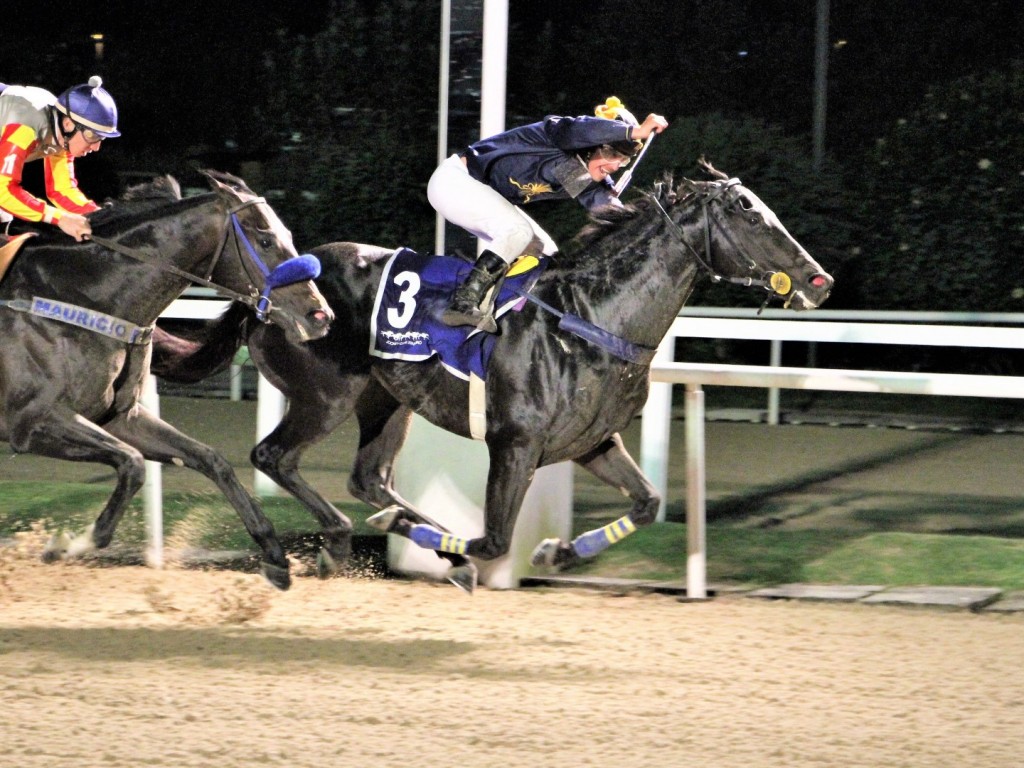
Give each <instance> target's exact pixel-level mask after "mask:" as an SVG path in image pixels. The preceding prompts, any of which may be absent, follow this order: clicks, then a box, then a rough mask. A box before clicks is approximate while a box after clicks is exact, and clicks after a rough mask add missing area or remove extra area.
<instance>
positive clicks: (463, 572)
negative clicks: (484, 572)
mask: <svg viewBox="0 0 1024 768" xmlns="http://www.w3.org/2000/svg"><path fill="white" fill-rule="evenodd" d="M445 578H446V579H448V581H450V582H451V583H452V584H454V585H455V586H456V587H458V588H459V589H461V590H462V591H463V592H465V593H466V594H468V595H472V594H473V590H474V589H476V578H477V570H476V566H475V565H473V563H466V564H465V565H460V566H457V567H455V568H449V569H448V573H446V574H445Z"/></svg>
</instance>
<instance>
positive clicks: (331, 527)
mask: <svg viewBox="0 0 1024 768" xmlns="http://www.w3.org/2000/svg"><path fill="white" fill-rule="evenodd" d="M350 412H351V407H350V405H349V401H347V400H330V401H327V400H322V399H316V400H313V399H309V400H306V399H296V398H291V399H289V401H288V410H287V412H286V413H285V416H284V418H283V419H282V420H281V423H280V424H278V426H277V428H276V429H274V431H272V432H271V433H270V434H269V435H267V436H266V437H265V438H263V440H261V441H260V442H259V444H257V445H256V447H255V448H253V449H252V453H251V454H250V455H249V459H250V461H251V462H252V464H253V466H254V467H256V469H258V470H259V471H260V472H263V473H264V474H265V475H267V476H268V477H269V478H271V479H272V480H273V481H274V482H275V483H277V484H278V485H280V486H281V487H282V488H284V489H285V490H286V491H288V493H290V494H291V495H292V496H294V497H295V498H296V499H298V500H299V501H300V502H301V503H302V504H304V505H305V506H306V508H307V509H308V510H309V511H310V512H311V513H312V514H313V516H314V517H315V518H316V519H317V522H319V523H320V528H321V533H322V535H323V542H324V543H323V547H322V548H321V549H320V554H319V556H318V557H317V575H318V576H319V577H320V578H328V577H329V576H332V575H334V574H336V573H338V572H339V571H341V570H342V568H343V567H344V566H345V564H346V563H347V562H348V560H349V557H350V556H351V554H352V521H351V520H349V518H348V517H347V516H346V515H345V514H343V513H342V512H341V510H339V509H338V508H337V507H335V506H334V505H333V504H331V503H330V502H329V501H328V500H327V499H325V498H324V497H323V496H322V495H320V493H318V492H317V491H316V490H315V489H314V488H313V487H312V486H311V485H310V484H309V483H308V482H307V481H306V479H305V478H304V477H303V476H302V475H301V473H300V472H299V462H300V461H301V459H302V456H303V454H304V453H305V452H306V450H307V449H309V448H310V447H311V446H313V445H315V444H316V443H319V442H320V441H321V440H323V439H324V438H325V437H327V435H329V434H331V432H333V431H334V430H335V429H336V428H337V427H338V425H340V424H341V423H342V422H343V421H344V420H345V419H346V417H347V416H348V415H349V413H350Z"/></svg>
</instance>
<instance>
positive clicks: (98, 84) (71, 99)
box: [55, 75, 121, 138]
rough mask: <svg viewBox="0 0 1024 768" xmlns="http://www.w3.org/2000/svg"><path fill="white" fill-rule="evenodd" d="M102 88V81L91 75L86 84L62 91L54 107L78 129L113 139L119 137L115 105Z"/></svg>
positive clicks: (97, 76)
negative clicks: (85, 129)
mask: <svg viewBox="0 0 1024 768" xmlns="http://www.w3.org/2000/svg"><path fill="white" fill-rule="evenodd" d="M102 86H103V79H102V78H101V77H99V75H93V76H92V77H90V78H89V82H88V83H86V84H83V85H75V86H72V87H71V88H68V89H67V90H66V91H64V93H62V94H61V95H60V97H59V98H58V99H57V103H56V105H55V106H56V107H57V109H58V110H59V111H60V112H61V114H63V115H66V116H67V117H70V118H71V119H72V120H74V121H75V123H77V124H78V125H79V126H80V127H82V128H88V129H89V130H91V131H92V132H93V133H96V134H97V135H99V136H102V137H104V138H113V137H115V136H120V135H121V132H120V131H118V130H117V105H116V104H115V103H114V99H113V97H112V96H111V95H110V94H109V93H107V91H106V90H105V89H104V88H103V87H102Z"/></svg>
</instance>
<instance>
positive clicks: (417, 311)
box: [370, 248, 548, 380]
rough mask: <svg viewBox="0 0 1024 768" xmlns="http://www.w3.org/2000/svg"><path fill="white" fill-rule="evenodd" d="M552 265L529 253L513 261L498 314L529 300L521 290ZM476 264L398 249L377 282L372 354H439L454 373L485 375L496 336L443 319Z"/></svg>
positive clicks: (406, 357)
mask: <svg viewBox="0 0 1024 768" xmlns="http://www.w3.org/2000/svg"><path fill="white" fill-rule="evenodd" d="M547 264H548V259H547V258H543V257H541V258H540V259H537V258H534V257H532V256H524V257H523V258H521V259H520V260H519V261H517V262H516V263H514V264H513V265H512V267H511V268H510V269H509V272H508V275H506V277H505V281H504V283H503V284H502V286H501V290H500V292H499V294H498V299H497V301H496V302H495V311H494V316H495V317H496V318H501V316H502V315H504V314H506V313H508V312H510V311H519V310H520V309H522V307H523V305H524V304H525V303H526V300H525V299H524V298H522V296H520V295H519V294H518V293H516V291H517V290H529V289H530V288H531V287H533V285H534V283H536V282H537V278H539V277H540V276H541V274H542V273H543V271H544V269H545V267H547ZM472 268H473V265H472V264H470V263H469V262H467V261H465V260H463V259H460V258H457V257H455V256H435V255H429V254H420V253H417V252H416V251H412V250H410V249H408V248H399V249H398V250H397V251H395V253H394V254H393V255H392V256H391V258H390V259H388V263H387V264H386V265H385V266H384V274H383V275H381V279H380V284H379V285H378V286H377V297H376V300H375V301H374V307H373V316H372V323H371V326H370V354H371V355H374V356H375V357H382V358H391V359H397V360H411V361H415V360H429V359H430V358H431V357H433V356H434V355H437V356H438V358H439V359H440V361H441V364H442V365H444V367H445V368H446V369H448V371H449V372H450V373H452V375H454V376H458V377H459V378H461V379H466V380H469V376H470V374H471V373H473V374H476V375H477V376H479V377H480V378H485V374H486V372H487V363H488V361H489V360H490V357H491V352H492V351H493V350H494V344H495V342H496V341H497V337H496V336H494V335H493V334H490V333H484V332H482V331H479V330H477V329H476V328H471V327H468V326H463V327H456V328H453V327H450V326H447V325H445V324H444V323H442V322H441V314H442V313H443V312H444V310H445V309H446V308H447V307H448V304H449V303H450V302H451V299H452V294H453V293H454V292H455V288H456V287H457V286H458V285H460V284H461V283H462V281H463V280H465V279H466V276H467V275H468V274H469V272H470V270H471V269H472Z"/></svg>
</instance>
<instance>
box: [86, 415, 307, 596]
mask: <svg viewBox="0 0 1024 768" xmlns="http://www.w3.org/2000/svg"><path fill="white" fill-rule="evenodd" d="M106 427H107V430H108V431H109V432H110V433H111V434H113V435H116V436H117V437H120V438H121V439H122V440H124V441H125V442H126V443H128V444H129V445H132V446H134V447H135V448H137V449H138V450H139V451H141V452H142V454H143V456H145V457H146V458H147V459H149V460H151V461H159V462H162V463H165V464H168V463H174V464H178V465H179V466H180V465H184V466H186V467H188V468H189V469H194V470H196V471H197V472H200V473H202V474H203V475H205V476H206V477H208V478H209V479H210V480H212V481H213V482H214V483H215V484H216V485H217V487H218V488H219V489H220V490H221V492H222V493H223V494H224V497H225V498H226V499H227V500H228V503H230V504H231V506H232V507H233V508H234V510H235V512H237V513H238V516H239V517H240V518H241V519H242V524H243V525H245V529H246V530H247V531H248V532H249V535H250V536H252V538H253V540H254V541H255V542H256V543H257V544H258V545H259V548H260V550H261V551H262V552H263V565H262V571H263V575H264V576H266V578H267V580H268V581H269V582H270V583H271V584H273V585H274V586H275V587H277V588H278V589H288V587H289V586H291V575H290V574H289V570H288V569H289V566H288V559H287V558H286V557H285V554H284V548H283V547H282V546H281V542H280V541H278V538H277V534H276V533H275V532H274V526H273V524H272V523H271V522H270V520H269V519H268V518H267V516H266V515H265V514H264V513H263V510H262V509H261V508H260V505H259V503H258V502H257V501H256V499H254V498H253V497H252V496H251V495H250V494H249V492H248V491H246V489H245V487H244V486H243V485H242V484H241V482H239V480H238V476H237V475H236V474H235V470H234V469H233V468H232V466H231V464H229V463H228V461H227V459H225V458H224V457H223V456H222V455H221V454H219V453H218V452H217V451H215V450H214V449H213V448H211V447H210V446H208V445H204V444H203V443H201V442H199V441H198V440H195V439H193V438H191V437H189V436H188V435H185V434H183V433H182V432H179V431H178V430H177V429H175V428H174V427H172V426H171V425H170V424H168V423H167V422H165V421H161V420H160V419H158V418H157V417H156V416H154V415H153V414H151V413H150V412H149V411H147V410H145V409H144V408H142V407H141V406H136V407H135V408H133V409H132V410H131V411H130V412H129V413H128V414H127V415H126V416H119V417H118V418H117V419H115V420H114V421H113V422H111V423H110V424H108V425H106ZM102 522H103V515H101V516H100V519H99V520H97V521H96V529H97V531H99V530H101V523H102Z"/></svg>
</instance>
